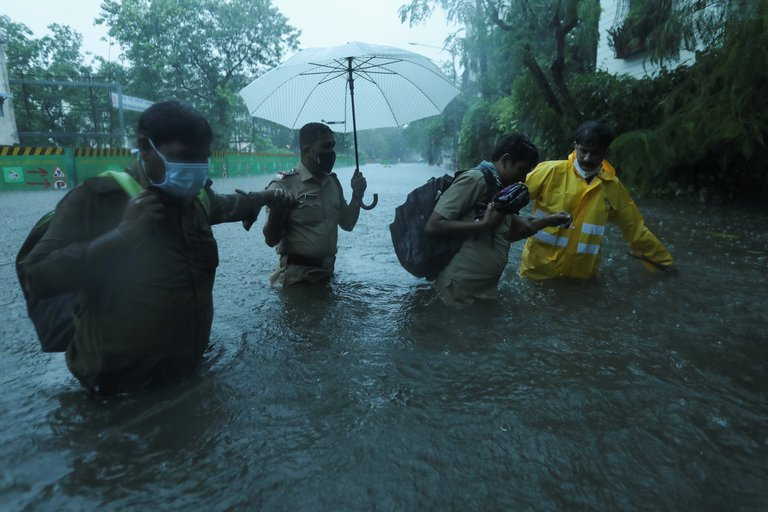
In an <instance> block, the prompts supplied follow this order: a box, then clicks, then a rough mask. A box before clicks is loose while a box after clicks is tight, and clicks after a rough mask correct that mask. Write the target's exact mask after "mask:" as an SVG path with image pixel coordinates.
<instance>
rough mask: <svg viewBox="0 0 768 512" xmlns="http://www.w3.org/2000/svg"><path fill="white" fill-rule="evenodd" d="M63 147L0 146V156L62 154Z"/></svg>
mask: <svg viewBox="0 0 768 512" xmlns="http://www.w3.org/2000/svg"><path fill="white" fill-rule="evenodd" d="M63 154H64V148H53V147H30V146H0V156H33V155H42V156H44V155H63Z"/></svg>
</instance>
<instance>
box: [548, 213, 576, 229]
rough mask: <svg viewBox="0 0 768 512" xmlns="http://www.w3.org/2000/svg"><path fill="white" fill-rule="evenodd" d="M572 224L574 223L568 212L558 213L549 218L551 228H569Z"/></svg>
mask: <svg viewBox="0 0 768 512" xmlns="http://www.w3.org/2000/svg"><path fill="white" fill-rule="evenodd" d="M571 222H573V219H572V218H571V214H570V213H568V212H557V213H554V214H552V215H549V216H548V217H547V224H549V225H550V226H563V227H564V228H567V227H568V226H570V225H571Z"/></svg>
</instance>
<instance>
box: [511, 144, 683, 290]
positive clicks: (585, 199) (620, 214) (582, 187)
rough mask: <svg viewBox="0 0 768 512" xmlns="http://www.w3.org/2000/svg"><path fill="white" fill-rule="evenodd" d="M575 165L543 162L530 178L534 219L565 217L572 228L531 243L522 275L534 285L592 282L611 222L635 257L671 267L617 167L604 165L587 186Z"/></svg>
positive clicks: (570, 159) (548, 232) (555, 229)
mask: <svg viewBox="0 0 768 512" xmlns="http://www.w3.org/2000/svg"><path fill="white" fill-rule="evenodd" d="M574 159H575V153H571V155H570V156H569V157H568V160H559V161H552V162H542V163H540V164H539V165H538V166H537V167H536V168H535V169H534V170H533V171H531V172H530V173H529V174H528V176H527V178H526V181H525V184H526V185H527V186H528V190H529V191H530V194H531V201H532V205H533V215H534V216H536V217H540V216H544V215H549V214H551V213H556V212H559V211H566V212H568V213H570V214H571V216H572V217H573V223H572V224H571V226H570V227H568V228H561V227H552V228H544V229H543V230H541V231H539V232H538V233H536V234H535V235H533V236H532V237H530V238H529V239H528V241H527V242H526V244H525V248H524V249H523V257H522V259H521V261H520V270H519V272H520V275H521V276H524V277H529V278H531V279H551V278H556V277H571V278H581V279H585V278H589V277H592V276H594V275H595V273H596V272H597V268H598V266H599V264H600V252H601V246H602V243H603V237H604V235H605V228H606V225H607V224H608V223H609V222H611V223H614V224H616V225H618V226H619V228H620V229H621V233H622V235H623V236H624V239H625V240H626V241H627V242H628V243H629V246H630V249H631V251H632V253H633V254H635V255H637V256H639V257H641V258H643V259H645V260H647V261H650V262H653V263H655V264H657V265H662V266H667V265H671V264H672V255H671V254H669V252H668V251H667V249H666V248H665V247H664V245H662V243H661V242H659V240H658V239H657V238H656V237H655V236H654V234H653V233H651V231H650V230H649V229H648V228H647V227H646V226H645V222H643V217H642V215H640V210H638V208H637V205H635V202H634V201H633V200H632V198H631V197H630V196H629V192H627V189H626V188H624V185H622V184H621V182H620V181H619V179H618V178H617V177H616V170H615V169H614V168H613V166H611V164H609V163H608V162H607V161H603V166H602V169H601V170H600V173H599V174H598V176H596V177H595V178H593V179H592V180H591V182H590V183H587V181H586V180H585V179H584V178H582V177H581V176H580V175H579V174H578V172H577V171H576V168H575V167H574ZM645 265H646V267H647V268H649V269H653V266H652V265H649V264H647V263H646V264H645Z"/></svg>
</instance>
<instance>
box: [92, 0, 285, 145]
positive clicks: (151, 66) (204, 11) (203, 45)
mask: <svg viewBox="0 0 768 512" xmlns="http://www.w3.org/2000/svg"><path fill="white" fill-rule="evenodd" d="M96 22H97V23H103V24H106V25H107V26H108V27H109V35H110V36H111V37H113V38H114V39H115V40H116V41H117V42H118V43H120V45H121V46H122V47H123V49H124V56H125V58H126V59H127V60H128V62H129V63H130V65H131V73H132V76H133V89H132V90H136V92H137V94H139V95H140V96H142V97H146V98H148V99H153V100H161V99H169V98H178V99H180V100H183V101H187V102H189V103H190V104H192V105H194V106H195V107H196V108H198V109H199V110H200V111H202V112H203V113H204V114H206V115H207V116H208V117H209V120H210V121H211V124H212V126H213V128H214V132H215V134H216V140H217V142H216V144H217V146H218V147H228V146H231V145H234V142H235V139H236V140H238V141H242V140H243V137H242V134H248V133H251V132H252V130H251V128H250V119H249V116H248V115H247V112H246V111H245V107H244V105H243V103H242V101H241V100H240V97H239V96H238V94H237V92H238V91H239V90H240V89H241V88H242V87H244V86H245V85H247V84H248V82H249V81H250V80H252V79H253V78H255V77H256V76H258V75H259V74H261V73H263V72H264V71H265V70H266V69H268V68H269V67H272V66H275V65H276V64H278V63H279V62H280V60H281V58H282V56H283V54H284V52H285V51H286V50H288V49H292V48H295V47H296V46H297V41H298V34H299V33H298V32H297V31H296V30H295V29H294V28H292V27H291V26H290V25H289V24H288V22H287V19H286V18H285V16H283V15H282V14H281V13H280V12H279V11H278V10H277V8H275V7H274V6H272V4H271V1H270V0H122V1H117V0H105V1H104V2H103V4H102V12H101V16H100V17H99V18H98V19H97V20H96Z"/></svg>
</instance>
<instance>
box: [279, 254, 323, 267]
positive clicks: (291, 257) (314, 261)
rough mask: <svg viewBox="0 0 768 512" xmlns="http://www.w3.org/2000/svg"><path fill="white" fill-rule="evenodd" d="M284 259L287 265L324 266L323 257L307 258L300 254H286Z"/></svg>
mask: <svg viewBox="0 0 768 512" xmlns="http://www.w3.org/2000/svg"><path fill="white" fill-rule="evenodd" d="M285 261H286V263H287V264H288V265H302V266H305V267H324V266H325V259H324V258H308V257H307V256H301V255H300V254H287V255H286V256H285Z"/></svg>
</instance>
